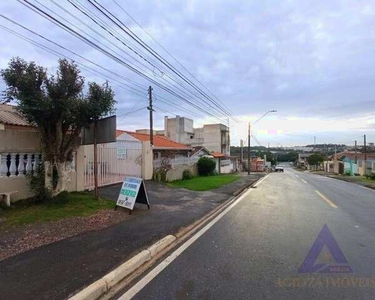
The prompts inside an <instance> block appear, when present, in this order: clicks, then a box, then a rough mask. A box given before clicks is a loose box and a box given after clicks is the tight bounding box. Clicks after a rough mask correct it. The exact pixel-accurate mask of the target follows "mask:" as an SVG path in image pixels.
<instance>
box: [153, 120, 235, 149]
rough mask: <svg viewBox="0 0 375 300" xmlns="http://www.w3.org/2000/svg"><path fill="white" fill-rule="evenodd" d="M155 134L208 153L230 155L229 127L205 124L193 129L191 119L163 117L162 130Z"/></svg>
mask: <svg viewBox="0 0 375 300" xmlns="http://www.w3.org/2000/svg"><path fill="white" fill-rule="evenodd" d="M156 134H164V135H165V136H167V137H169V138H170V139H171V140H173V141H175V142H178V143H181V144H185V145H189V146H192V147H196V146H203V147H205V148H206V149H207V150H209V151H210V152H220V153H223V154H225V155H228V156H229V154H230V136H229V127H228V126H226V125H224V124H205V125H203V127H200V128H194V121H193V120H192V119H189V118H185V117H180V116H176V117H175V118H168V117H167V116H165V117H164V130H158V131H156Z"/></svg>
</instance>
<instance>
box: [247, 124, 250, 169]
mask: <svg viewBox="0 0 375 300" xmlns="http://www.w3.org/2000/svg"><path fill="white" fill-rule="evenodd" d="M250 129H251V126H250V122H249V132H248V134H247V175H250V168H251V161H250Z"/></svg>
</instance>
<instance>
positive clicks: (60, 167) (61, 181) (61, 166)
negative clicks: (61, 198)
mask: <svg viewBox="0 0 375 300" xmlns="http://www.w3.org/2000/svg"><path fill="white" fill-rule="evenodd" d="M56 170H57V175H58V179H57V186H56V189H55V190H54V194H55V195H57V194H58V193H61V192H63V191H66V182H67V181H68V171H67V170H66V162H60V163H56Z"/></svg>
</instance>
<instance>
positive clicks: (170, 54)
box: [113, 0, 226, 106]
mask: <svg viewBox="0 0 375 300" xmlns="http://www.w3.org/2000/svg"><path fill="white" fill-rule="evenodd" d="M113 2H114V3H115V4H116V5H117V6H118V7H119V8H120V9H121V10H122V11H123V12H124V13H125V14H126V15H127V16H128V17H129V18H131V19H132V20H133V22H135V23H136V24H137V25H138V26H139V27H140V28H141V29H142V30H143V31H144V32H145V33H146V34H147V35H148V36H149V37H150V38H151V39H152V40H153V41H154V42H155V43H156V44H158V45H159V46H160V47H161V48H162V49H163V50H164V51H165V52H166V53H167V54H168V55H169V56H170V57H171V58H172V59H173V60H174V61H175V62H177V63H178V64H179V65H180V66H181V67H182V68H183V69H184V70H185V71H186V72H187V73H188V74H189V75H190V76H191V77H193V78H194V79H195V80H196V81H197V82H198V83H199V84H200V85H201V86H202V87H203V88H205V89H206V90H207V91H208V92H209V93H210V94H211V95H212V96H213V97H215V98H216V99H217V100H218V101H220V102H221V103H222V104H223V105H224V106H226V105H225V103H224V102H223V101H221V100H220V99H219V98H218V97H217V96H216V95H215V94H214V93H212V92H211V91H210V90H209V89H208V88H207V87H206V86H205V85H204V84H203V83H202V82H201V81H199V79H198V78H196V77H195V76H194V74H192V73H191V72H190V71H189V70H188V69H187V68H186V67H185V66H184V65H183V64H182V63H181V62H180V61H179V60H178V59H177V58H176V57H175V56H174V55H173V54H172V53H170V52H169V51H168V50H167V49H166V48H165V47H164V46H163V45H162V44H160V43H159V42H158V41H157V40H156V39H155V38H154V37H153V36H152V35H151V34H150V33H149V32H148V31H147V30H146V29H145V28H144V27H143V26H142V25H141V24H139V23H138V22H137V20H135V19H134V18H133V17H132V16H131V15H130V14H129V13H128V12H127V11H126V10H125V9H124V8H123V7H122V6H121V5H120V4H118V3H117V1H116V0H113Z"/></svg>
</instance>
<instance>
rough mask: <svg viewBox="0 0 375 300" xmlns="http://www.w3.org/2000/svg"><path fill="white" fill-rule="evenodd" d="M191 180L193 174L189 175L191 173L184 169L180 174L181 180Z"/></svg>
mask: <svg viewBox="0 0 375 300" xmlns="http://www.w3.org/2000/svg"><path fill="white" fill-rule="evenodd" d="M192 178H193V174H192V173H191V171H190V170H189V169H186V170H184V171H183V172H182V179H183V180H187V179H192Z"/></svg>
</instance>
